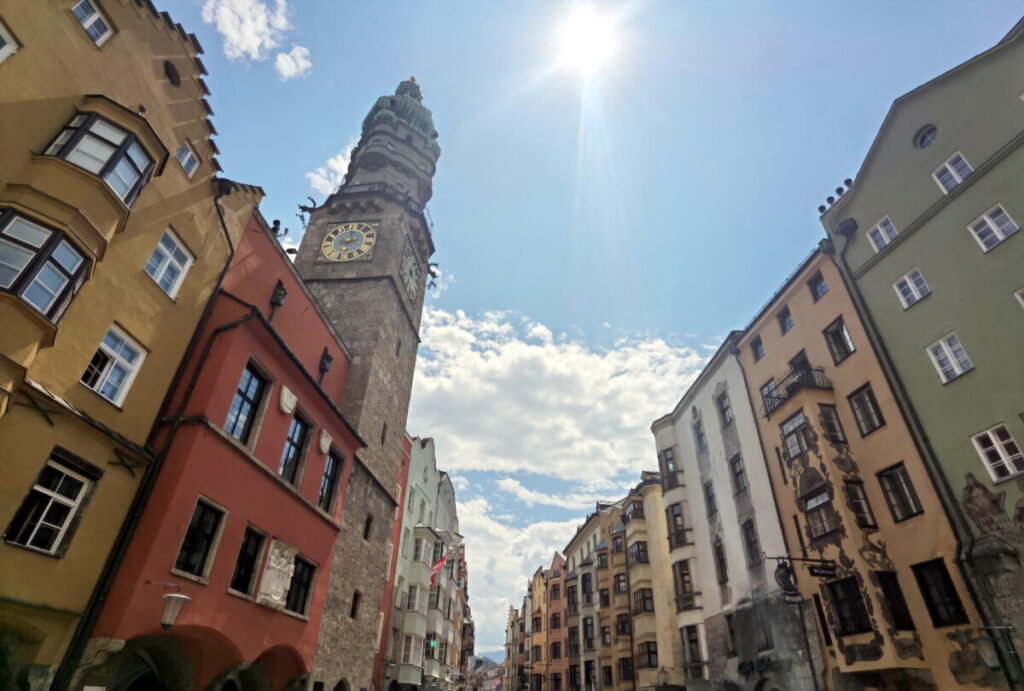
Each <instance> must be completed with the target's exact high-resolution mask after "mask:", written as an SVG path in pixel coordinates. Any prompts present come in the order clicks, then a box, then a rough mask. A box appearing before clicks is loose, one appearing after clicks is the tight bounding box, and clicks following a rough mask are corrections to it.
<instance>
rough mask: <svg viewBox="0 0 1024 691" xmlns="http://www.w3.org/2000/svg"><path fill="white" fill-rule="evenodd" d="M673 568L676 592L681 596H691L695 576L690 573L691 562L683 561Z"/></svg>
mask: <svg viewBox="0 0 1024 691" xmlns="http://www.w3.org/2000/svg"><path fill="white" fill-rule="evenodd" d="M672 566H673V569H672V572H673V576H674V578H675V586H676V592H677V593H678V594H680V595H689V594H690V593H692V592H693V574H692V573H690V562H689V560H687V559H682V560H680V561H677V562H676V563H675V564H673V565H672Z"/></svg>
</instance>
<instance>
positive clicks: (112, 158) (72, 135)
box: [46, 113, 153, 206]
mask: <svg viewBox="0 0 1024 691" xmlns="http://www.w3.org/2000/svg"><path fill="white" fill-rule="evenodd" d="M46 155H47V156H57V157H59V158H63V159H64V160H65V161H67V162H69V163H74V164H75V165H76V166H78V167H79V168H83V169H85V170H87V171H89V172H90V173H93V174H95V175H97V176H99V177H101V178H103V180H104V181H105V182H106V183H107V184H108V185H109V186H110V188H111V189H112V190H114V193H115V194H117V196H118V197H120V198H121V200H122V201H124V203H125V204H127V205H128V206H131V205H132V203H133V202H134V201H135V199H136V198H137V197H138V196H139V193H140V192H141V191H142V187H143V186H144V185H145V184H146V180H147V179H148V178H149V173H150V171H152V170H153V159H152V158H151V157H150V156H149V154H148V153H146V150H145V149H144V148H143V147H142V145H141V144H139V141H138V138H137V137H136V136H135V135H134V134H131V133H129V132H128V131H127V130H125V129H122V128H121V127H118V126H117V125H115V124H113V123H111V122H109V121H108V120H106V119H104V118H101V117H100V116H99V115H96V114H95V113H81V114H79V115H76V116H75V117H74V118H73V119H72V120H71V122H70V123H68V125H67V126H66V127H65V128H64V129H63V130H61V133H60V134H59V135H57V138H56V139H54V140H53V143H52V144H50V146H49V147H47V149H46Z"/></svg>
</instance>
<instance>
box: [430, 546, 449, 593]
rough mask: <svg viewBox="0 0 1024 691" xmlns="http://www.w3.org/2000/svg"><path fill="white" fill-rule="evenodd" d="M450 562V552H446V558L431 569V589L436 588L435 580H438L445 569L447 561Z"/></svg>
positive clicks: (438, 561) (435, 563)
mask: <svg viewBox="0 0 1024 691" xmlns="http://www.w3.org/2000/svg"><path fill="white" fill-rule="evenodd" d="M447 560H448V552H445V554H444V556H443V557H441V558H440V559H438V560H437V561H436V562H434V565H433V566H432V567H431V568H430V587H431V588H433V587H434V580H435V579H436V578H437V574H439V573H441V569H443V568H444V563H445V561H447Z"/></svg>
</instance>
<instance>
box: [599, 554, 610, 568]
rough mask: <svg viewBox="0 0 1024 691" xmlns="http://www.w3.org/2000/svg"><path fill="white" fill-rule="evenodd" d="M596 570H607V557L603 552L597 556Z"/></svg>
mask: <svg viewBox="0 0 1024 691" xmlns="http://www.w3.org/2000/svg"><path fill="white" fill-rule="evenodd" d="M597 568H599V569H607V568H608V555H607V554H606V553H604V552H602V553H601V554H598V555H597Z"/></svg>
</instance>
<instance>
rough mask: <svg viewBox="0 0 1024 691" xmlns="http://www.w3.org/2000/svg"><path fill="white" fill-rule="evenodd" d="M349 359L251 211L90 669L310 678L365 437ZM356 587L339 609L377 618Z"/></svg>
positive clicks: (163, 444) (93, 680) (121, 673)
mask: <svg viewBox="0 0 1024 691" xmlns="http://www.w3.org/2000/svg"><path fill="white" fill-rule="evenodd" d="M349 364H350V358H349V356H348V354H347V352H346V350H345V346H344V345H343V343H342V341H341V339H340V338H339V336H338V334H337V333H335V332H334V331H333V329H332V328H331V327H330V326H329V323H328V321H327V320H326V319H325V318H324V316H323V314H322V313H321V311H320V308H319V307H318V305H317V303H316V302H315V301H314V300H313V299H312V297H311V295H310V294H309V293H308V292H307V290H306V289H305V287H304V285H303V283H302V282H301V281H300V279H299V277H298V275H297V273H296V272H295V270H294V269H293V267H292V263H291V262H290V261H289V260H288V258H287V257H286V255H285V254H284V252H283V251H282V249H281V247H280V245H279V244H278V242H277V240H276V239H275V238H274V237H273V235H272V233H271V232H270V231H269V230H268V228H267V226H266V223H265V222H264V220H263V219H262V217H260V216H259V215H258V214H257V215H256V216H254V217H253V218H252V219H251V221H250V222H249V224H248V225H247V227H246V230H245V232H244V233H243V236H242V239H241V240H240V242H239V245H238V247H237V249H236V252H235V255H234V259H233V260H232V263H231V265H230V267H229V269H228V271H227V274H226V276H225V278H224V281H223V284H222V286H221V289H220V290H219V292H218V293H217V295H216V296H215V297H214V299H213V301H212V302H211V307H210V312H209V313H208V315H207V317H206V318H205V319H204V322H203V324H202V325H201V327H200V329H199V331H198V332H197V334H196V337H195V338H194V341H193V344H192V347H191V350H190V354H189V355H188V356H187V359H186V361H185V363H184V364H183V367H182V370H181V372H180V374H179V377H178V383H177V385H176V387H175V388H174V389H173V390H172V392H171V394H170V398H169V401H168V405H167V407H166V410H168V411H169V413H168V415H167V416H166V417H165V418H164V419H162V420H161V421H160V423H159V426H158V428H157V430H156V431H155V433H154V437H153V438H154V446H155V448H156V449H158V450H166V453H165V454H161V455H163V456H164V461H163V465H162V467H161V468H160V469H159V472H158V474H157V475H156V481H155V483H154V484H153V488H152V492H151V494H150V495H149V496H148V499H147V500H146V501H145V505H144V508H143V509H142V514H141V517H140V519H139V522H138V525H137V528H136V530H135V533H134V536H133V538H132V540H131V543H130V545H129V547H128V550H127V552H126V554H125V556H124V560H123V562H122V565H121V567H120V569H119V570H118V572H117V574H116V576H115V578H114V582H113V585H112V587H111V590H110V592H109V595H108V597H107V599H106V602H105V603H104V606H103V609H102V612H101V614H100V617H99V619H98V621H97V624H96V626H95V628H94V630H93V634H92V636H93V637H92V639H90V644H89V647H88V649H87V650H86V654H85V656H84V658H83V662H84V663H85V664H87V665H88V666H87V667H86V668H85V669H84V672H83V673H82V674H81V676H80V677H79V679H80V683H82V684H85V685H94V686H100V687H106V688H130V689H161V688H193V687H194V688H203V689H205V688H214V689H243V688H269V689H272V690H275V691H276V690H278V689H283V688H289V689H290V688H304V686H305V682H304V679H305V676H306V675H308V674H309V672H310V671H311V669H312V665H313V654H314V651H315V649H316V641H317V634H318V630H319V627H320V620H321V614H322V610H323V603H324V601H325V597H326V589H327V581H328V569H329V568H330V564H331V559H332V556H333V551H334V545H335V541H336V538H337V535H338V531H339V529H340V522H341V515H342V511H343V508H344V507H343V506H342V502H343V498H344V497H345V495H346V492H345V490H346V486H347V483H348V480H349V476H350V473H351V470H352V464H353V463H357V462H358V461H357V460H356V459H355V451H356V450H357V449H359V448H361V447H362V446H364V445H365V444H364V443H363V442H362V440H361V439H359V437H358V435H357V434H356V432H355V431H354V429H353V428H352V427H351V426H350V425H349V423H348V422H347V421H346V420H345V418H344V417H343V415H342V414H341V412H340V410H339V408H338V405H339V403H340V402H341V400H342V396H343V393H344V391H345V384H346V379H347V376H348V371H349ZM389 528H390V526H389V525H388V524H387V523H386V522H384V521H381V522H378V523H376V524H375V523H374V522H373V520H372V518H367V520H366V525H365V527H364V535H363V537H364V539H367V540H381V541H382V542H383V541H385V540H387V539H388V537H389V536H388V535H387V531H388V530H389ZM180 596H185V598H188V599H187V600H186V599H185V598H182V597H180ZM360 599H361V593H359V592H355V593H353V594H352V597H351V602H350V603H349V607H350V610H349V611H346V612H344V613H343V614H342V613H339V614H338V615H337V616H345V617H353V618H359V617H374V618H376V617H377V616H378V612H376V611H363V610H369V609H370V608H369V607H363V608H362V609H361V608H360ZM175 606H180V611H178V612H177V616H176V617H175V616H173V615H174V612H173V610H174V609H175ZM170 619H173V621H169V620H170ZM162 620H163V622H162ZM162 623H163V624H164V626H162ZM168 624H170V625H169V626H168ZM193 685H194V686H193Z"/></svg>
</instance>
